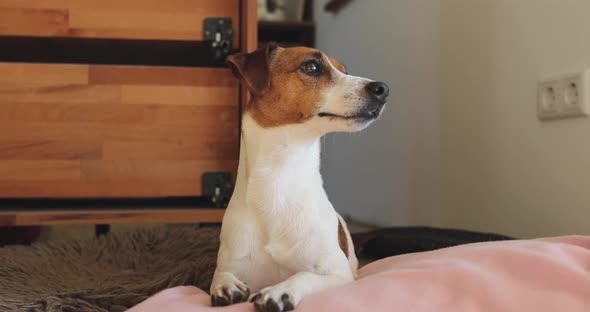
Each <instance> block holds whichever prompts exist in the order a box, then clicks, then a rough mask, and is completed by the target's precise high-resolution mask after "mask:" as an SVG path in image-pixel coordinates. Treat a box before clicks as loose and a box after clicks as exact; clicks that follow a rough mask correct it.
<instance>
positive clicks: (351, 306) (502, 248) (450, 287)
mask: <svg viewBox="0 0 590 312" xmlns="http://www.w3.org/2000/svg"><path fill="white" fill-rule="evenodd" d="M359 273H360V277H359V279H358V280H357V281H355V282H353V283H351V284H348V285H345V286H342V287H339V288H334V289H330V290H326V291H323V292H320V293H317V294H314V295H311V296H308V297H306V298H305V299H304V300H303V301H302V302H301V304H300V305H299V306H298V307H297V309H296V310H297V311H412V312H414V311H415V312H419V311H437V312H445V311H449V312H460V311H470V312H471V311H519V312H520V311H535V312H543V311H547V312H555V311H558V312H577V311H580V312H582V311H584V312H588V311H590V237H583V236H570V237H561V238H549V239H539V240H521V241H505V242H492V243H480V244H471V245H464V246H458V247H453V248H447V249H441V250H437V251H432V252H425V253H417V254H410V255H403V256H398V257H392V258H388V259H383V260H380V261H377V262H374V263H371V264H369V265H367V266H365V267H364V268H362V269H361V270H360V272H359ZM183 301H186V302H183ZM208 304H209V296H208V295H206V294H205V293H203V292H202V291H200V290H198V289H195V288H190V287H188V288H187V287H185V288H178V289H175V290H170V291H165V292H163V293H161V294H158V295H156V296H154V297H152V298H150V299H148V300H146V301H145V302H144V303H142V304H140V305H138V306H136V307H135V308H133V309H131V310H130V311H132V312H148V311H149V312H151V311H177V312H184V311H187V312H188V311H196V312H199V311H220V312H222V311H253V308H252V306H251V305H250V304H240V305H234V306H231V307H225V308H218V309H214V308H211V307H208V306H207V305H208Z"/></svg>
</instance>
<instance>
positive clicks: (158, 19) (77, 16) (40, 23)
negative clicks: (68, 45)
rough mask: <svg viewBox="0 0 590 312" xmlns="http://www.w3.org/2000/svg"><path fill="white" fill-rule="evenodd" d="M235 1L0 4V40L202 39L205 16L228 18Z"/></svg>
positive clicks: (31, 0)
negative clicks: (81, 38)
mask: <svg viewBox="0 0 590 312" xmlns="http://www.w3.org/2000/svg"><path fill="white" fill-rule="evenodd" d="M238 16H239V0H0V35H9V36H43V37H83V38H121V39H161V40H202V39H203V20H204V19H205V18H206V17H231V18H232V21H233V23H234V25H235V26H234V29H235V30H236V31H235V35H234V47H238V46H239V40H238V38H239V33H238V28H239V27H237V26H238V25H239V22H238V21H239V19H238Z"/></svg>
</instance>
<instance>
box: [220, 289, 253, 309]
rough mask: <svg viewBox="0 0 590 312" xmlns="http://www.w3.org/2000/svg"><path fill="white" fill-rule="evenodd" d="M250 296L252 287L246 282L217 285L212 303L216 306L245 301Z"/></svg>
mask: <svg viewBox="0 0 590 312" xmlns="http://www.w3.org/2000/svg"><path fill="white" fill-rule="evenodd" d="M248 297H250V289H248V287H247V286H246V285H245V284H240V285H234V284H228V285H223V286H220V287H217V288H216V289H215V290H214V291H213V292H212V293H211V305H213V306H214V307H222V306H228V305H230V304H235V303H240V302H245V301H247V300H248Z"/></svg>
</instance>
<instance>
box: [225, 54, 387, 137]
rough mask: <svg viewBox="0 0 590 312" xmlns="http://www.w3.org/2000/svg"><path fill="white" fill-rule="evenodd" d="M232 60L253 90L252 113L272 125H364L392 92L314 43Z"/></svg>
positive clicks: (326, 128) (238, 74) (249, 110)
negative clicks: (351, 70)
mask: <svg viewBox="0 0 590 312" xmlns="http://www.w3.org/2000/svg"><path fill="white" fill-rule="evenodd" d="M227 63H228V64H229V65H230V67H231V68H232V71H233V73H234V75H235V76H236V77H237V78H238V79H240V80H241V81H242V83H243V84H244V85H245V86H246V87H247V88H248V90H249V91H250V93H251V94H252V100H251V101H250V103H249V104H248V106H247V107H246V111H247V113H249V114H251V116H252V117H253V118H254V119H255V120H256V122H257V123H258V124H260V125H261V126H262V127H267V128H269V127H278V126H282V125H287V124H305V125H306V126H307V125H309V126H312V127H313V128H314V129H317V130H319V132H321V133H322V134H323V133H327V132H335V131H358V130H361V129H363V128H365V127H366V126H368V125H369V124H370V123H371V122H373V121H374V120H375V119H377V117H379V114H380V113H381V111H382V109H383V106H384V104H385V102H386V101H387V96H388V95H389V87H388V86H387V85H386V84H385V83H383V82H379V81H372V80H370V79H366V78H361V77H355V76H351V75H348V73H347V71H346V67H345V66H344V65H342V64H341V63H340V62H338V61H337V60H336V59H334V58H333V57H331V56H328V55H325V54H324V53H322V52H320V51H318V50H315V49H311V48H304V47H297V48H281V47H278V46H276V45H274V44H269V45H267V46H265V47H263V48H260V49H258V50H256V51H254V52H252V53H240V54H235V55H231V56H229V57H228V59H227Z"/></svg>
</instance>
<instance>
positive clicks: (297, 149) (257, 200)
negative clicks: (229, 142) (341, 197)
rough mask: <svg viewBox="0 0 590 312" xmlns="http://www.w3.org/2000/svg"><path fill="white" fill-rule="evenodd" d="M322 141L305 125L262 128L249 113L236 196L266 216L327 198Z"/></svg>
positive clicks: (243, 127)
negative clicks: (322, 163)
mask: <svg viewBox="0 0 590 312" xmlns="http://www.w3.org/2000/svg"><path fill="white" fill-rule="evenodd" d="M320 137H321V135H319V134H318V132H317V131H315V130H313V129H309V128H308V127H304V126H302V125H287V126H281V127H273V128H263V127H261V126H260V125H259V124H258V123H257V122H256V121H255V120H254V119H253V118H252V117H250V116H249V114H248V113H246V114H244V117H243V119H242V141H241V146H240V164H239V166H240V167H239V169H238V177H237V184H236V190H235V192H236V193H238V194H235V195H236V196H238V197H242V200H246V201H247V203H248V206H251V207H253V208H254V209H262V210H264V214H274V213H284V211H283V210H285V209H292V208H293V207H291V206H293V205H295V206H298V207H296V208H300V206H302V205H303V204H304V203H305V204H306V205H304V206H306V207H307V206H311V207H312V206H314V205H309V201H314V200H317V196H322V195H325V193H324V190H323V187H322V178H321V175H320V171H319V166H320Z"/></svg>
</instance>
